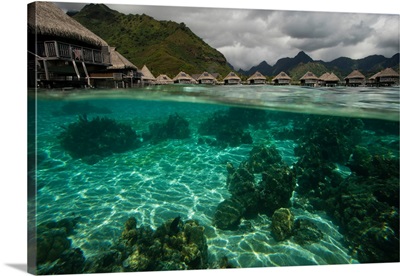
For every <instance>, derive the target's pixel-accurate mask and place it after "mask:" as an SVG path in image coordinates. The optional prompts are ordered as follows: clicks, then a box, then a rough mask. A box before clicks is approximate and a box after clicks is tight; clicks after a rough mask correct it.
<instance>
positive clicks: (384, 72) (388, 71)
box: [376, 67, 399, 78]
mask: <svg viewBox="0 0 400 276" xmlns="http://www.w3.org/2000/svg"><path fill="white" fill-rule="evenodd" d="M376 77H380V78H381V77H399V73H398V72H396V71H394V70H393V69H392V68H390V67H389V68H386V69H384V70H382V71H380V72H379V73H378V75H377V76H376Z"/></svg>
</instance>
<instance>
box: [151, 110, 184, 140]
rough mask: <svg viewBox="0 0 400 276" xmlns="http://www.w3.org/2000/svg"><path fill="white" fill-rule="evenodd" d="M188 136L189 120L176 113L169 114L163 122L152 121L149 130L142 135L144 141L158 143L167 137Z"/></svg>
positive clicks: (179, 137)
mask: <svg viewBox="0 0 400 276" xmlns="http://www.w3.org/2000/svg"><path fill="white" fill-rule="evenodd" d="M189 137H190V128H189V122H188V121H187V120H186V119H185V118H183V117H181V116H180V115H178V114H174V115H170V116H169V117H168V120H167V121H166V122H165V123H153V124H151V125H150V126H149V132H148V133H145V134H144V135H143V138H144V140H145V141H150V142H152V143H160V142H162V141H165V140H168V139H186V138H189Z"/></svg>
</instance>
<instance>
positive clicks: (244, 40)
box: [58, 0, 400, 70]
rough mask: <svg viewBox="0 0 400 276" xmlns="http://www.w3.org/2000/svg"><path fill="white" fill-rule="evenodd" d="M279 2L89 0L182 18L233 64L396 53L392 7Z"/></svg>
mask: <svg viewBox="0 0 400 276" xmlns="http://www.w3.org/2000/svg"><path fill="white" fill-rule="evenodd" d="M84 2H85V3H83V4H79V3H71V2H69V3H58V4H59V6H60V7H61V8H63V9H64V10H73V9H75V10H79V9H80V8H81V7H83V6H84V5H86V4H87V3H88V1H84ZM89 2H90V1H89ZM209 2H210V1H209ZM252 2H253V3H255V2H254V1H252ZM268 2H270V1H268ZM282 2H285V3H286V4H288V5H287V6H286V8H285V6H282V5H281V6H280V8H279V7H276V8H274V9H271V8H270V7H271V5H270V4H268V6H269V8H267V7H266V5H265V4H264V5H263V6H260V5H257V6H252V8H253V7H254V9H248V8H243V7H237V6H231V5H228V4H227V3H225V4H222V5H221V6H217V8H210V6H211V7H214V6H213V5H209V3H205V2H201V3H202V4H203V6H193V5H194V3H192V4H190V3H189V4H188V2H187V1H186V2H185V4H184V5H186V6H182V4H181V3H179V1H178V3H174V2H173V1H172V2H169V3H171V4H169V5H171V6H158V5H165V4H162V2H161V4H160V3H157V1H150V0H148V1H147V3H146V4H147V6H145V5H126V4H125V3H126V2H125V3H124V1H114V0H109V1H94V3H106V4H107V5H108V6H109V7H110V8H111V9H114V10H117V11H120V12H123V13H126V14H129V13H132V14H143V13H144V14H147V15H150V16H152V17H154V18H155V19H157V20H172V21H176V22H178V23H180V22H184V23H185V24H186V25H187V26H188V27H189V28H190V29H191V30H192V31H193V32H194V33H195V34H196V35H198V36H199V37H201V38H202V39H203V40H204V41H205V42H207V43H208V44H209V45H210V46H211V47H213V48H216V49H217V50H218V51H220V52H221V53H223V54H224V56H225V57H226V58H227V59H228V61H229V62H230V63H231V64H232V65H233V66H234V67H235V69H239V68H242V69H245V70H246V69H249V68H250V67H251V66H254V65H258V64H259V63H260V62H262V61H264V60H265V61H267V62H268V63H269V64H270V65H274V64H275V63H276V61H277V60H278V59H279V58H282V57H294V56H295V55H296V54H297V53H298V52H299V51H305V52H306V53H307V54H308V55H310V56H311V57H312V58H313V59H322V60H324V61H331V60H333V59H335V58H338V57H341V56H346V57H350V58H354V59H357V58H363V57H366V56H368V55H371V54H381V55H384V56H386V57H391V56H393V55H394V54H395V53H397V52H399V32H400V30H399V28H400V27H399V26H400V25H399V24H400V21H399V14H393V12H396V11H397V12H398V9H394V10H393V11H389V12H385V11H383V13H382V11H381V12H379V11H375V10H376V9H375V8H374V10H373V11H371V12H369V11H367V12H365V11H361V12H359V11H357V10H349V11H344V12H343V11H339V12H337V10H336V9H334V10H333V11H332V10H330V9H329V7H325V9H324V8H323V7H321V6H319V8H320V9H319V11H315V10H313V9H309V8H307V6H305V5H304V1H297V2H301V3H303V5H302V6H300V7H298V9H299V10H293V7H296V6H293V5H292V4H290V1H282ZM320 2H323V1H320ZM325 2H326V1H325ZM333 2H335V3H336V4H337V5H340V4H341V3H340V1H339V2H338V1H333ZM115 3H117V4H115ZM128 3H129V1H128ZM130 3H132V1H130ZM199 3H200V2H199ZM219 3H221V2H219ZM379 3H381V2H380V1H379ZM392 3H393V2H392ZM382 4H384V3H383V2H382ZM188 5H189V6H188ZM190 5H191V6H190ZM344 6H346V5H345V3H344ZM205 7H206V8H205ZM288 7H291V10H289V8H288ZM392 7H393V6H392ZM310 10H311V11H310ZM317 10H318V9H317ZM372 12H374V13H372ZM375 12H376V13H375Z"/></svg>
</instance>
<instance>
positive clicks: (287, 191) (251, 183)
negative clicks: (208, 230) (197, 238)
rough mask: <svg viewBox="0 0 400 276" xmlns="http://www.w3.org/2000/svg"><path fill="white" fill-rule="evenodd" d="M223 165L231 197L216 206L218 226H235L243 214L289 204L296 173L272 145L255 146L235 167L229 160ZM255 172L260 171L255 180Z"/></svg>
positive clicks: (220, 227) (270, 212)
mask: <svg viewBox="0 0 400 276" xmlns="http://www.w3.org/2000/svg"><path fill="white" fill-rule="evenodd" d="M226 168H227V172H228V174H227V180H226V184H227V188H228V191H229V192H230V193H231V198H229V199H226V200H225V201H223V202H221V203H220V204H219V205H218V207H217V209H216V212H215V214H214V225H215V226H216V227H217V228H219V229H223V230H225V229H236V228H237V227H238V225H239V224H240V220H241V218H242V217H248V218H251V217H253V216H254V215H257V214H267V215H269V216H271V215H272V214H273V213H274V211H275V210H277V209H279V208H282V207H289V205H290V198H291V196H292V194H293V191H294V188H295V185H296V177H295V174H294V172H293V171H292V170H291V169H290V168H289V167H288V166H287V165H286V164H285V163H284V162H283V161H282V158H281V156H280V154H279V152H278V151H277V149H276V148H275V146H269V147H265V146H254V147H253V149H252V150H251V151H250V154H249V158H248V159H247V160H245V161H243V162H242V163H241V164H240V165H239V167H238V168H235V167H234V166H233V165H232V164H231V163H228V164H227V167H226ZM256 174H261V181H259V182H258V183H257V181H256V177H255V175H256Z"/></svg>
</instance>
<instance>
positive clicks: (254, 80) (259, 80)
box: [247, 71, 267, 84]
mask: <svg viewBox="0 0 400 276" xmlns="http://www.w3.org/2000/svg"><path fill="white" fill-rule="evenodd" d="M266 80H267V78H266V77H265V76H264V75H263V74H261V73H260V72H258V71H257V72H255V73H254V74H253V75H251V76H250V77H249V78H248V79H247V82H248V83H249V84H265V82H266Z"/></svg>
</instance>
